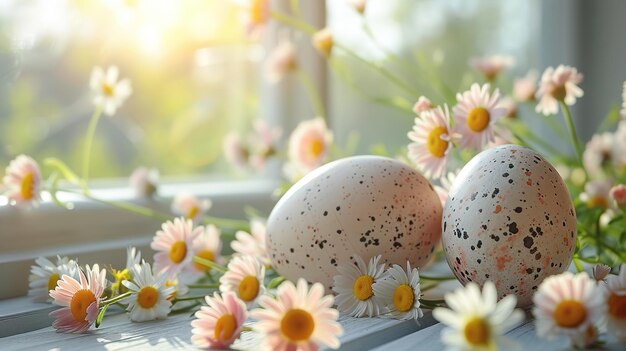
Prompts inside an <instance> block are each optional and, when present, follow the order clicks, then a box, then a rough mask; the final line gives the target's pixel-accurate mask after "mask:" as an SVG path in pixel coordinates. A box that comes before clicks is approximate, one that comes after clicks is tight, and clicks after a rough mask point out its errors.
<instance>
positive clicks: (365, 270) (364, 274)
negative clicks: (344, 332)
mask: <svg viewBox="0 0 626 351" xmlns="http://www.w3.org/2000/svg"><path fill="white" fill-rule="evenodd" d="M380 258H381V255H378V256H375V257H372V258H371V259H370V260H369V263H368V264H367V265H366V264H365V262H364V261H363V259H362V258H361V257H360V256H358V255H355V257H354V259H355V262H354V263H352V262H348V263H347V264H345V265H340V266H339V267H337V271H339V275H336V276H334V277H333V281H334V283H333V288H332V289H333V291H334V292H335V293H336V294H337V296H335V302H336V303H337V309H338V310H339V311H340V312H343V313H346V314H348V315H350V316H353V317H362V316H365V315H367V316H369V317H374V316H377V315H379V314H380V311H381V309H382V308H381V306H380V304H379V301H378V298H377V297H376V296H374V291H373V289H372V285H373V284H374V283H376V282H377V281H378V280H380V279H381V278H383V277H384V272H385V264H384V263H383V264H378V262H379V261H380Z"/></svg>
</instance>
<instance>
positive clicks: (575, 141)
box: [560, 101, 584, 169]
mask: <svg viewBox="0 0 626 351" xmlns="http://www.w3.org/2000/svg"><path fill="white" fill-rule="evenodd" d="M560 103H561V108H562V109H563V118H564V119H565V123H566V124H567V129H568V131H569V137H570V141H571V143H572V146H574V149H575V150H576V157H577V158H578V163H579V164H580V166H581V167H583V169H584V166H583V152H582V147H581V146H580V139H578V136H577V135H576V128H575V127H574V120H573V119H572V114H571V112H570V110H569V107H567V104H566V103H565V102H563V101H561V102H560Z"/></svg>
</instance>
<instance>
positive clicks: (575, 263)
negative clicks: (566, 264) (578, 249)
mask: <svg viewBox="0 0 626 351" xmlns="http://www.w3.org/2000/svg"><path fill="white" fill-rule="evenodd" d="M573 261H574V266H576V270H577V271H578V273H580V272H582V271H584V269H583V265H582V264H580V261H579V260H578V258H576V257H574V259H573Z"/></svg>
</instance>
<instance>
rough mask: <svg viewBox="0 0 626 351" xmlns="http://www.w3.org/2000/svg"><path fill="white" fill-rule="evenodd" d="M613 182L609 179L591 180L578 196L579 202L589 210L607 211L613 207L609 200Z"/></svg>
mask: <svg viewBox="0 0 626 351" xmlns="http://www.w3.org/2000/svg"><path fill="white" fill-rule="evenodd" d="M612 187H613V181H612V180H610V179H602V180H592V181H590V182H587V183H586V184H585V191H584V192H583V193H581V194H580V195H579V197H580V200H581V201H583V202H585V203H586V204H587V207H589V208H603V209H605V210H606V209H609V208H612V207H614V206H613V201H612V199H611V188H612Z"/></svg>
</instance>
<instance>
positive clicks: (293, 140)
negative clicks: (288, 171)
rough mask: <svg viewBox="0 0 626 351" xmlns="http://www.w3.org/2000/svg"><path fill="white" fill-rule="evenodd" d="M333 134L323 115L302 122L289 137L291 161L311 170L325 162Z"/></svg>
mask: <svg viewBox="0 0 626 351" xmlns="http://www.w3.org/2000/svg"><path fill="white" fill-rule="evenodd" d="M332 141H333V134H332V132H331V131H330V130H329V129H328V127H327V126H326V122H325V121H324V119H323V118H321V117H316V118H314V119H310V120H306V121H302V122H300V124H298V126H297V127H296V129H294V131H293V132H292V133H291V136H290V137H289V150H288V153H289V161H290V162H293V163H294V164H296V165H297V166H300V167H301V168H303V169H305V170H306V171H311V170H313V169H315V168H317V167H318V166H320V165H321V164H322V163H323V162H324V158H325V157H326V155H327V154H328V151H329V148H330V145H331V143H332Z"/></svg>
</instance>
